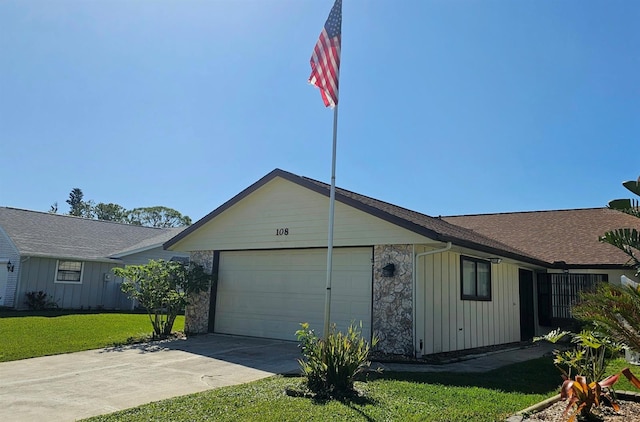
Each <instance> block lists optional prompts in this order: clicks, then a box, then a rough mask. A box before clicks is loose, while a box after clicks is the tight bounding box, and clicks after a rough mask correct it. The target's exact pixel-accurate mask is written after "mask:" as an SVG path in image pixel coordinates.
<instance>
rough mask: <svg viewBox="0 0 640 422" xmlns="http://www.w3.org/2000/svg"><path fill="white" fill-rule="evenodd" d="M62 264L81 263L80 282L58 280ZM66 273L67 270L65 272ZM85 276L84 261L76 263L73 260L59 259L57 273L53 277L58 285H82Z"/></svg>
mask: <svg viewBox="0 0 640 422" xmlns="http://www.w3.org/2000/svg"><path fill="white" fill-rule="evenodd" d="M61 262H73V263H79V264H80V280H78V281H71V280H58V272H59V271H60V263H61ZM63 271H65V270H63ZM67 271H72V270H67ZM83 276H84V262H82V261H75V260H72V259H58V260H57V261H56V272H55V274H54V276H53V282H54V283H57V284H82V279H83Z"/></svg>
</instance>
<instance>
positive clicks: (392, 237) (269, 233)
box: [172, 178, 430, 251]
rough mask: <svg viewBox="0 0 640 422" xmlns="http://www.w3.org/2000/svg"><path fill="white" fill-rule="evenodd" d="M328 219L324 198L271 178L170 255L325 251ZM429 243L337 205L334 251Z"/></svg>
mask: <svg viewBox="0 0 640 422" xmlns="http://www.w3.org/2000/svg"><path fill="white" fill-rule="evenodd" d="M328 216H329V198H328V197H326V196H324V195H321V194H319V193H316V192H313V191H311V190H309V189H307V188H305V187H302V186H299V185H297V184H295V183H292V182H289V181H287V180H284V179H280V178H276V179H273V180H271V181H270V182H268V183H267V184H265V185H264V186H262V187H260V188H259V189H257V190H256V191H254V192H252V193H251V194H250V195H248V196H247V197H246V198H244V199H243V200H242V201H239V202H238V203H236V204H235V205H233V206H232V207H230V208H229V209H227V210H225V211H224V212H223V213H221V214H220V215H218V216H216V218H214V219H213V220H212V221H209V222H208V223H207V224H205V225H204V226H202V227H201V228H199V229H198V230H196V231H195V232H194V233H191V234H190V235H189V236H187V237H186V238H184V239H182V240H181V241H179V242H178V243H177V244H176V245H174V246H173V247H172V249H173V250H178V251H197V250H242V249H280V248H310V247H323V246H324V247H326V246H327V227H328V224H329V223H328ZM428 242H430V240H429V239H428V238H425V237H423V236H420V235H418V234H416V233H413V232H411V231H409V230H405V229H403V228H401V227H398V226H396V225H394V224H391V223H388V222H386V221H384V220H382V219H380V218H377V217H374V216H372V215H370V214H367V213H365V212H362V211H359V210H356V209H354V208H352V207H350V206H348V205H345V204H342V203H340V202H338V201H336V204H335V225H334V246H336V247H340V246H365V245H376V244H409V243H428Z"/></svg>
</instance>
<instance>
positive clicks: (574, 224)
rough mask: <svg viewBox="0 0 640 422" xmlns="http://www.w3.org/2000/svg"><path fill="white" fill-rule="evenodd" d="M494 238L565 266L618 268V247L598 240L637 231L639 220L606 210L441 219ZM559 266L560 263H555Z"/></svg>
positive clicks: (620, 256) (620, 257)
mask: <svg viewBox="0 0 640 422" xmlns="http://www.w3.org/2000/svg"><path fill="white" fill-rule="evenodd" d="M442 219H443V220H445V221H448V222H449V223H452V224H456V225H459V226H462V227H466V228H468V229H471V230H474V231H475V232H477V233H481V234H484V235H485V236H489V237H492V238H494V239H500V240H501V241H502V242H505V243H508V244H509V245H512V246H514V247H516V248H518V249H520V250H522V251H524V252H525V253H527V254H528V255H530V256H533V257H536V258H538V259H540V260H544V261H547V262H550V263H553V262H555V261H564V262H565V263H566V264H567V266H569V267H584V268H587V267H588V268H598V267H602V268H607V267H620V266H622V265H624V264H625V263H626V262H627V261H628V260H629V258H628V256H627V255H625V254H624V253H623V252H622V251H620V250H619V249H618V248H616V247H614V246H611V245H609V244H607V243H601V242H599V241H598V237H599V236H601V235H603V234H604V233H605V232H607V231H609V230H613V229H619V228H637V229H640V219H638V218H636V217H633V216H631V215H628V214H625V213H623V212H620V211H616V210H612V209H609V208H587V209H574V210H557V211H532V212H513V213H502V214H476V215H460V216H450V217H442ZM556 266H557V267H562V264H560V263H558V264H556Z"/></svg>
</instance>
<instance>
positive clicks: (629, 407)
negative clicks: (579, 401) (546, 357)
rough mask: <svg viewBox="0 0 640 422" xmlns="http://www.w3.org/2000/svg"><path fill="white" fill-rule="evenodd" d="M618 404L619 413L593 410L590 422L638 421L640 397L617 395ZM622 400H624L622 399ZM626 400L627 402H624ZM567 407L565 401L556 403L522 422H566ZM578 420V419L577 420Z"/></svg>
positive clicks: (631, 394) (609, 409)
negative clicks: (564, 415) (565, 411)
mask: <svg viewBox="0 0 640 422" xmlns="http://www.w3.org/2000/svg"><path fill="white" fill-rule="evenodd" d="M618 397H619V400H618V404H619V405H620V411H619V412H615V411H614V410H613V409H612V408H610V407H605V406H602V407H599V408H594V410H593V412H592V413H593V415H594V417H595V418H593V419H590V421H603V422H621V421H629V422H631V421H636V422H637V421H640V402H638V400H639V399H640V396H638V395H637V394H634V393H630V394H626V393H623V392H619V393H618ZM623 398H624V399H623ZM626 399H628V400H626ZM566 407H567V402H566V401H562V400H561V401H558V402H556V403H554V404H552V405H551V406H549V407H547V408H546V409H543V410H541V411H539V412H536V413H533V414H531V415H525V417H524V419H523V422H560V421H566V420H567V417H563V414H564V410H565V408H566ZM578 420H579V419H578Z"/></svg>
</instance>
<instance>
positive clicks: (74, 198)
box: [67, 188, 93, 218]
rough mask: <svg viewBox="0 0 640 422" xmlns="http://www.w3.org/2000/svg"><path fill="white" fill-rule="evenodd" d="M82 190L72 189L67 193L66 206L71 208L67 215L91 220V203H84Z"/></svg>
mask: <svg viewBox="0 0 640 422" xmlns="http://www.w3.org/2000/svg"><path fill="white" fill-rule="evenodd" d="M83 197H84V194H83V193H82V189H80V188H73V189H72V190H71V193H69V199H67V204H69V206H70V207H71V209H70V210H69V215H74V216H76V217H84V218H93V201H84V200H83Z"/></svg>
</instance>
